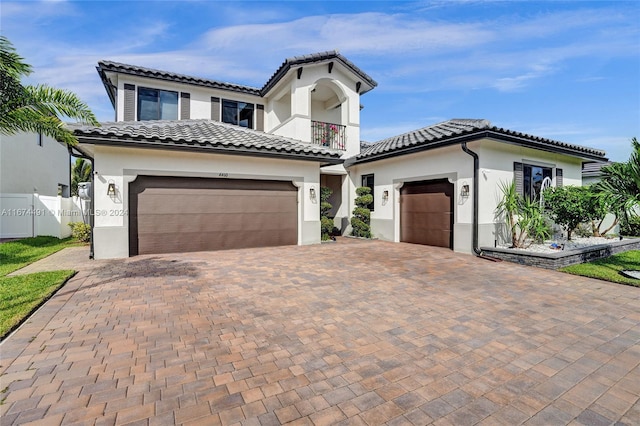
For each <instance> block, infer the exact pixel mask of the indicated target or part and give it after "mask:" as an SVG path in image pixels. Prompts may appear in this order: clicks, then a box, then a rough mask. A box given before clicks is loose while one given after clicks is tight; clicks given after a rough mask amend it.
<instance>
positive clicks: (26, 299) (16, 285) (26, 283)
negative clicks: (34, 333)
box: [0, 271, 75, 338]
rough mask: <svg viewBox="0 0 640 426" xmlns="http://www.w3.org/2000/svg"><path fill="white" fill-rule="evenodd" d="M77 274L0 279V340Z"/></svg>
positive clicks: (42, 274) (47, 273) (45, 274)
mask: <svg viewBox="0 0 640 426" xmlns="http://www.w3.org/2000/svg"><path fill="white" fill-rule="evenodd" d="M73 275H75V271H53V272H38V273H35V274H28V275H18V276H15V277H0V338H3V337H4V336H5V335H7V334H9V333H10V332H11V331H12V330H13V329H14V328H15V327H17V326H18V325H19V324H20V323H21V322H22V320H23V319H24V318H26V317H27V316H29V315H30V314H31V312H33V311H34V310H35V309H37V308H38V307H39V306H41V305H42V304H43V303H44V302H45V301H47V300H48V299H49V298H50V297H51V295H53V293H55V292H56V290H58V289H59V288H60V287H62V285H63V284H64V283H66V282H67V280H68V279H69V278H71V277H72V276H73Z"/></svg>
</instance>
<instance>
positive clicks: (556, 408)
mask: <svg viewBox="0 0 640 426" xmlns="http://www.w3.org/2000/svg"><path fill="white" fill-rule="evenodd" d="M0 360H1V361H0V364H1V366H0V373H1V376H0V381H1V382H2V383H1V386H0V388H2V390H1V392H2V393H0V399H1V400H2V404H1V405H0V416H2V417H1V423H2V425H10V424H34V425H36V424H40V425H59V424H87V425H106V424H109V425H113V424H118V425H121V424H132V425H156V424H205V425H216V424H223V425H227V424H243V425H271V424H285V423H291V424H308V425H328V424H367V425H374V424H390V425H396V424H397V425H400V424H414V425H426V424H436V425H451V424H453V425H473V424H486V425H500V424H504V425H513V424H527V425H550V424H554V425H556V424H576V425H578V424H582V425H599V424H603V425H604V424H614V423H616V422H620V423H619V424H627V425H632V424H638V423H639V422H640V403H639V401H638V399H639V395H640V288H635V287H628V286H621V285H614V284H610V283H607V282H602V281H598V280H592V279H587V278H581V277H575V276H571V275H566V274H562V273H559V272H554V271H547V270H540V269H535V268H530V267H525V266H519V265H515V264H510V263H493V262H488V261H486V260H481V259H478V258H476V257H474V256H471V255H464V254H457V253H453V252H452V251H450V250H447V249H443V248H434V247H426V246H420V245H413V244H403V243H400V244H398V243H388V242H381V241H360V240H353V239H345V238H342V239H339V241H338V242H337V243H334V244H322V245H314V246H300V247H299V246H290V247H275V248H264V249H249V250H230V251H219V252H199V253H185V254H167V255H148V256H137V257H134V258H130V259H124V260H112V261H100V262H95V263H94V264H90V265H89V266H87V267H83V268H81V270H80V272H79V273H78V274H77V275H76V276H75V277H74V278H73V279H72V280H71V281H69V283H67V285H66V286H65V287H63V288H62V289H61V290H60V291H59V292H58V293H57V294H56V295H55V296H54V297H53V298H52V299H50V300H49V301H48V302H47V303H46V304H45V305H44V306H43V307H42V308H41V309H40V310H39V311H37V312H36V314H35V315H33V317H32V318H31V319H29V321H27V322H26V323H25V324H24V325H23V326H22V327H21V328H20V329H18V330H17V331H16V332H15V333H14V334H13V335H12V336H11V337H9V338H8V339H6V340H5V341H4V342H3V343H2V344H1V346H0Z"/></svg>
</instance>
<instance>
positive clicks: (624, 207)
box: [595, 138, 640, 219]
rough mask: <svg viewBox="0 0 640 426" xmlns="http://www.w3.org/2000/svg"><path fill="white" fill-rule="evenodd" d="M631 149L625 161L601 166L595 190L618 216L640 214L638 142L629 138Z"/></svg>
mask: <svg viewBox="0 0 640 426" xmlns="http://www.w3.org/2000/svg"><path fill="white" fill-rule="evenodd" d="M631 145H632V147H633V151H632V152H631V156H630V157H629V161H627V162H626V163H613V164H611V165H609V166H605V167H603V168H602V169H601V170H602V178H601V180H600V182H598V183H596V184H595V190H596V191H597V192H598V194H599V196H600V197H603V198H604V199H605V200H606V201H607V203H608V204H609V205H610V206H611V210H613V213H615V214H616V215H617V216H618V217H624V218H625V219H628V218H629V217H630V216H640V142H638V140H637V139H636V138H633V139H631Z"/></svg>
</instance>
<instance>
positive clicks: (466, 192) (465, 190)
mask: <svg viewBox="0 0 640 426" xmlns="http://www.w3.org/2000/svg"><path fill="white" fill-rule="evenodd" d="M460 195H461V196H463V197H468V196H469V185H468V184H466V183H464V184H462V189H461V190H460Z"/></svg>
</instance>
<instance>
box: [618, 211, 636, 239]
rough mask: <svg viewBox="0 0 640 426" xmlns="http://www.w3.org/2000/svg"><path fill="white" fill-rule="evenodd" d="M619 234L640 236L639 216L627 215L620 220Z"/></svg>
mask: <svg viewBox="0 0 640 426" xmlns="http://www.w3.org/2000/svg"><path fill="white" fill-rule="evenodd" d="M620 235H626V236H629V237H640V216H629V217H627V218H624V219H622V220H621V221H620Z"/></svg>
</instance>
